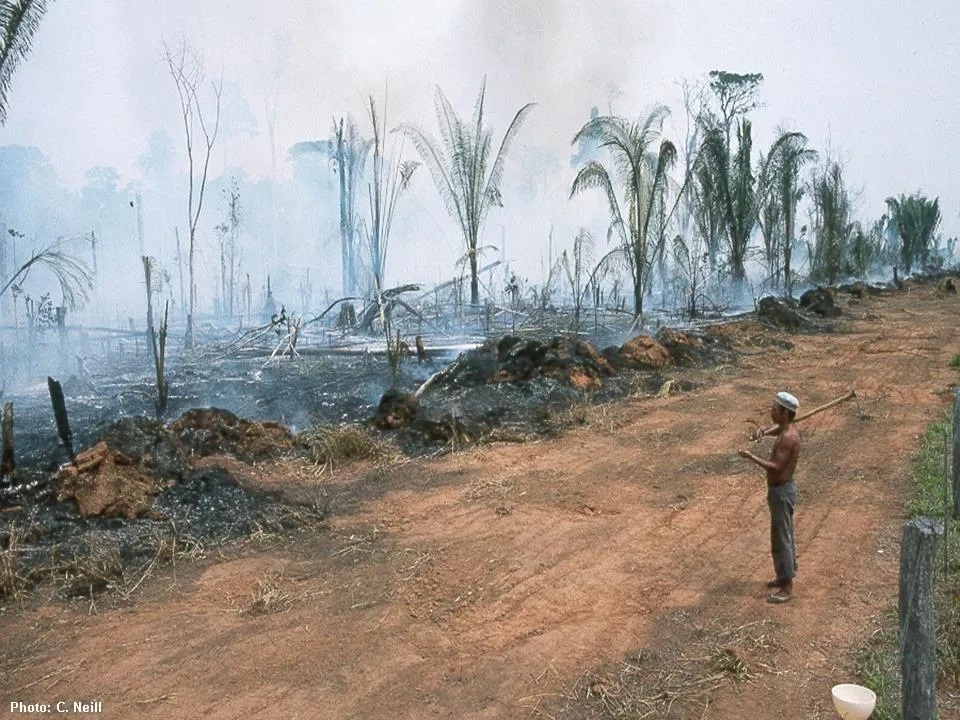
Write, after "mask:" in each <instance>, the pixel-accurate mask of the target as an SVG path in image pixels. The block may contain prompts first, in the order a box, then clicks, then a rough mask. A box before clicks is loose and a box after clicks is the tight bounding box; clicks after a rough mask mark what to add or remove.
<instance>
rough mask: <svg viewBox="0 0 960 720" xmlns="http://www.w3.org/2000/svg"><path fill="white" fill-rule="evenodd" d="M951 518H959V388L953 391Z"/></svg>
mask: <svg viewBox="0 0 960 720" xmlns="http://www.w3.org/2000/svg"><path fill="white" fill-rule="evenodd" d="M951 479H952V480H953V519H954V520H960V388H958V389H957V390H955V391H954V393H953V466H952V472H951Z"/></svg>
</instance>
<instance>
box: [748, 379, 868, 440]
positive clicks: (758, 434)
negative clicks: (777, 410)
mask: <svg viewBox="0 0 960 720" xmlns="http://www.w3.org/2000/svg"><path fill="white" fill-rule="evenodd" d="M856 397H857V391H856V390H851V391H850V392H848V393H847V394H846V395H843V396H842V397H838V398H836V399H835V400H831V401H830V402H828V403H824V404H823V405H821V406H820V407H816V408H814V409H813V410H810V411H809V412H806V413H804V414H803V415H798V416H797V417H795V418H794V419H793V421H794V422H795V423H798V422H801V421H803V420H806V419H807V418H809V417H813V416H814V415H816V414H817V413H822V412H823V411H824V410H829V409H830V408H832V407H834V406H836V405H839V404H840V403H843V402H846V401H847V400H853V399H854V398H856ZM778 427H779V426H778V425H771V426H770V427H767V428H757V429H756V430H754V432H753V434H752V438H753V440H754V441H759V440H762V439H763V438H764V437H765V436H766V435H773V434H774V433H775V432H777V429H778Z"/></svg>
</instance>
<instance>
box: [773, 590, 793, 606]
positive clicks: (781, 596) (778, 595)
mask: <svg viewBox="0 0 960 720" xmlns="http://www.w3.org/2000/svg"><path fill="white" fill-rule="evenodd" d="M792 598H793V596H792V595H791V594H790V593H788V592H784V591H783V590H778V591H777V592H775V593H774V594H773V595H771V596H769V597H768V598H767V602H768V603H773V604H774V605H780V604H782V603H786V602H790V600H791V599H792Z"/></svg>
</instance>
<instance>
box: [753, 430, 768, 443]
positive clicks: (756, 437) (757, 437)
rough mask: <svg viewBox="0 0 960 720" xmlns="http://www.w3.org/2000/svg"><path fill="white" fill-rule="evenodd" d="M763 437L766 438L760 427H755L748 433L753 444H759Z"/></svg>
mask: <svg viewBox="0 0 960 720" xmlns="http://www.w3.org/2000/svg"><path fill="white" fill-rule="evenodd" d="M764 437H766V433H765V432H764V430H763V428H762V427H755V428H754V429H753V430H751V431H750V440H752V441H753V442H760V441H761V440H763V438H764Z"/></svg>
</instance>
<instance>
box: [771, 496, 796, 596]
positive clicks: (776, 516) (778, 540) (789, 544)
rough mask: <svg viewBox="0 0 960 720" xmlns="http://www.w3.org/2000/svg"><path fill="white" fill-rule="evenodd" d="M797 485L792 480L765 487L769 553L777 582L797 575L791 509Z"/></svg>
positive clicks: (794, 503) (793, 504) (794, 500)
mask: <svg viewBox="0 0 960 720" xmlns="http://www.w3.org/2000/svg"><path fill="white" fill-rule="evenodd" d="M796 504H797V485H796V483H795V482H794V481H793V480H790V481H789V482H785V483H783V484H782V485H768V486H767V507H769V508H770V552H771V554H772V555H773V568H774V570H775V571H776V573H777V580H792V579H793V577H794V576H795V575H796V574H797V548H796V545H795V544H794V540H793V508H794V506H795V505H796Z"/></svg>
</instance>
